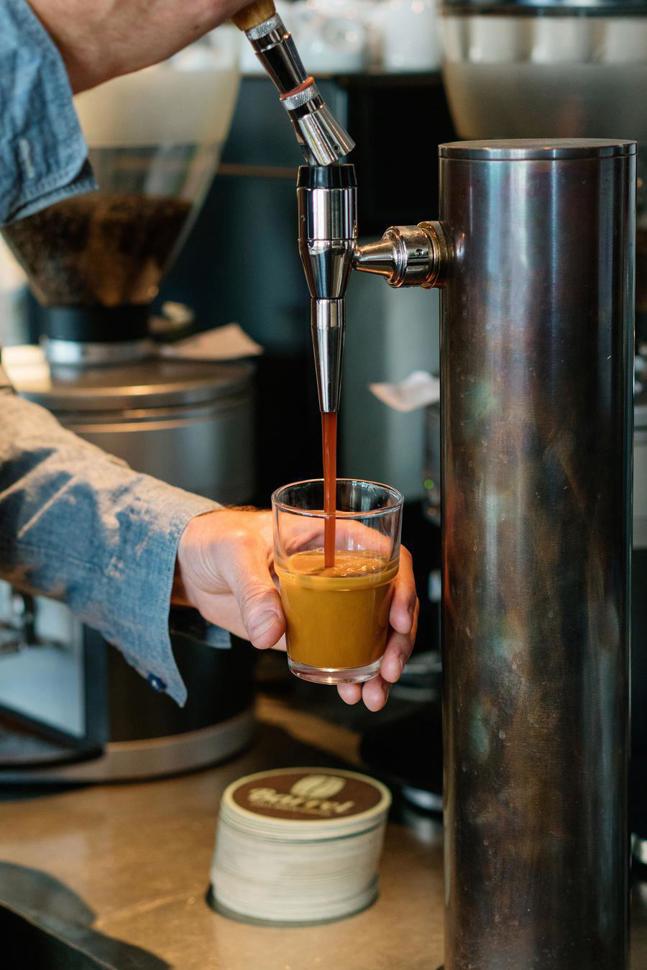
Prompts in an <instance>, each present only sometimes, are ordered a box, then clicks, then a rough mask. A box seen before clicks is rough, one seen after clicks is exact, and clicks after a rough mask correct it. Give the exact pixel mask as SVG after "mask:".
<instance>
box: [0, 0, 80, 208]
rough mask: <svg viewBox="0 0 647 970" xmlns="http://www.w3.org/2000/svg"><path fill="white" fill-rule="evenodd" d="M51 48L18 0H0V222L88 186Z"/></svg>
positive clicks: (68, 96) (66, 87)
mask: <svg viewBox="0 0 647 970" xmlns="http://www.w3.org/2000/svg"><path fill="white" fill-rule="evenodd" d="M87 155H88V153H87V147H86V145H85V142H84V139H83V134H82V132H81V128H80V125H79V122H78V119H77V117H76V112H75V110H74V103H73V101H72V92H71V90H70V84H69V81H68V77H67V72H66V70H65V65H64V64H63V61H62V59H61V56H60V54H59V52H58V49H57V47H56V45H55V44H54V43H53V42H52V40H51V39H50V37H49V35H48V34H47V32H46V30H45V29H44V27H43V26H42V25H41V23H40V21H39V20H38V18H37V17H36V16H35V14H34V13H33V11H32V9H31V7H30V6H29V4H28V3H27V2H26V0H2V2H0V225H2V224H4V223H7V222H11V221H13V220H15V219H21V218H24V217H25V216H28V215H31V214H32V213H34V212H37V211H38V210H39V209H43V208H44V207H45V206H48V205H51V204H52V203H53V202H58V201H59V200H61V199H63V198H66V197H67V196H69V195H75V194H77V193H79V192H88V191H90V190H91V189H95V188H96V183H95V181H94V178H93V176H92V170H91V168H90V165H89V162H88V157H87Z"/></svg>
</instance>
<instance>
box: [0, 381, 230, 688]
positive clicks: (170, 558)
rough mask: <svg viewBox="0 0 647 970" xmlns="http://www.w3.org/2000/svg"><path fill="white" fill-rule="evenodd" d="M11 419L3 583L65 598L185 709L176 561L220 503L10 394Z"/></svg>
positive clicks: (1, 464) (1, 406) (2, 399)
mask: <svg viewBox="0 0 647 970" xmlns="http://www.w3.org/2000/svg"><path fill="white" fill-rule="evenodd" d="M0 385H1V381H0ZM0 416H1V417H0V575H1V576H2V578H4V579H6V580H8V581H10V582H12V583H13V584H15V585H16V586H19V587H21V588H26V589H29V590H32V591H35V592H39V593H43V594H46V595H48V596H52V597H55V598H58V599H61V600H64V601H65V602H66V603H67V604H68V605H69V606H70V608H71V609H72V610H73V611H74V613H75V614H76V615H77V616H78V617H79V618H80V619H81V620H82V621H83V622H85V623H87V624H88V625H89V626H92V627H94V628H95V629H97V630H99V632H100V633H101V634H102V635H103V636H104V637H105V638H106V640H108V641H109V642H111V643H114V644H115V645H116V646H118V647H119V648H120V649H121V650H122V652H123V653H124V655H125V657H126V659H127V660H128V661H129V662H130V663H132V664H133V666H134V667H135V668H136V669H137V670H138V671H139V672H140V673H141V674H143V675H144V676H147V677H148V678H149V679H151V680H152V679H153V678H155V681H156V682H157V683H158V685H159V684H160V683H161V684H162V685H163V686H164V688H165V689H166V690H167V692H168V693H169V694H170V695H171V696H172V697H174V698H175V699H176V700H178V701H179V702H183V700H184V697H185V690H184V685H183V683H182V681H181V678H180V676H179V674H178V671H177V668H176V666H175V661H174V659H173V654H172V650H171V646H170V640H169V635H168V614H169V605H170V600H171V593H172V588H173V582H174V577H175V562H176V553H177V547H178V543H179V540H180V537H181V535H182V533H183V531H184V529H185V527H186V525H187V523H188V522H189V521H190V519H192V518H193V517H194V516H196V515H198V514H200V513H202V512H205V511H208V510H209V509H212V508H216V507H217V506H216V504H215V503H214V502H211V501H209V500H207V499H202V498H199V497H198V496H195V495H191V494H189V493H187V492H183V491H182V490H180V489H176V488H173V487H171V486H169V485H166V484H164V483H162V482H159V481H157V480H156V479H153V478H150V477H149V476H146V475H140V474H137V473H135V472H133V471H132V470H131V469H129V468H128V467H127V466H126V465H124V464H123V463H121V462H120V461H118V460H117V459H116V458H113V457H111V456H109V455H107V454H105V453H104V452H102V451H100V450H99V449H98V448H95V447H94V446H93V445H90V444H88V443H87V442H84V441H82V440H81V439H79V438H78V437H77V436H76V435H73V434H71V433H70V432H68V431H66V430H64V429H63V428H62V427H61V426H60V425H59V424H58V422H57V421H56V420H55V419H54V418H53V417H52V415H51V414H49V413H48V412H47V411H44V410H43V409H42V408H39V407H37V406H36V405H33V404H30V403H29V402H27V401H23V400H22V399H20V398H18V397H16V396H15V395H13V394H10V393H8V392H6V391H5V392H2V391H0Z"/></svg>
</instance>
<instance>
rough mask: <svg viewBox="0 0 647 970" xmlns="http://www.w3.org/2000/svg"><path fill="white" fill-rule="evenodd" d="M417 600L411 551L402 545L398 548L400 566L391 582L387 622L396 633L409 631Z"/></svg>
mask: <svg viewBox="0 0 647 970" xmlns="http://www.w3.org/2000/svg"><path fill="white" fill-rule="evenodd" d="M417 601H418V597H417V595H416V581H415V578H414V575H413V561H412V559H411V553H410V552H409V550H408V549H405V548H404V546H403V547H402V549H401V550H400V568H399V569H398V575H397V576H396V578H395V581H394V583H393V599H392V600H391V609H390V612H389V623H390V624H391V626H392V627H393V629H394V630H396V631H397V632H398V633H410V632H411V627H412V625H413V618H414V614H415V609H416V603H417Z"/></svg>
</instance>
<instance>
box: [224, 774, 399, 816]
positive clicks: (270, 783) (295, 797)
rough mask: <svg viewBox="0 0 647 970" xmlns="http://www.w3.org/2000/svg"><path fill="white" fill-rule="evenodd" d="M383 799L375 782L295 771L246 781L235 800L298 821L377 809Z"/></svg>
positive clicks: (234, 795)
mask: <svg viewBox="0 0 647 970" xmlns="http://www.w3.org/2000/svg"><path fill="white" fill-rule="evenodd" d="M381 798H382V792H381V791H380V789H379V788H377V787H376V786H375V785H371V784H370V783H368V782H365V781H363V780H362V779H361V778H353V777H346V776H344V775H335V774H330V775H325V774H320V775H315V774H304V773H303V772H299V771H295V772H290V773H286V774H271V773H268V774H267V775H264V776H263V777H261V778H254V779H253V780H251V781H248V782H245V783H244V784H242V785H240V787H239V788H237V789H236V791H235V792H234V793H233V799H234V802H235V803H236V804H237V805H240V807H241V808H245V809H247V810H248V811H251V812H255V813H256V814H257V815H266V816H268V817H270V818H284V819H291V820H295V821H318V820H322V819H335V818H348V817H349V816H352V815H360V814H361V813H362V812H366V811H368V810H369V809H371V808H374V807H375V805H377V804H378V803H379V802H380V800H381Z"/></svg>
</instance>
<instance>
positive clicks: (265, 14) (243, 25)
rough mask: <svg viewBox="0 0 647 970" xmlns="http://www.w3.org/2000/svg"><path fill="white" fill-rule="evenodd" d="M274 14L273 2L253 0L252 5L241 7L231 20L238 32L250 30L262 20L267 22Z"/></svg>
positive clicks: (271, 0)
mask: <svg viewBox="0 0 647 970" xmlns="http://www.w3.org/2000/svg"><path fill="white" fill-rule="evenodd" d="M275 13H276V8H275V6H274V0H253V3H250V4H249V5H248V6H247V7H243V9H242V10H239V11H238V13H237V14H234V16H233V17H232V18H231V19H232V20H233V22H234V23H235V24H236V26H237V27H238V28H239V30H251V29H252V27H257V26H258V24H262V23H263V21H264V20H269V18H270V17H273V16H274V14H275Z"/></svg>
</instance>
